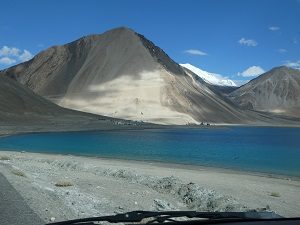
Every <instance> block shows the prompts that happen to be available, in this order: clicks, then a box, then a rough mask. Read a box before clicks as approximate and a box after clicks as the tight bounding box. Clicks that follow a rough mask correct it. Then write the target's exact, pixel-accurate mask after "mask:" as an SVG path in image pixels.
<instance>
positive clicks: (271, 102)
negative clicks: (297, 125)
mask: <svg viewBox="0 0 300 225" xmlns="http://www.w3.org/2000/svg"><path fill="white" fill-rule="evenodd" d="M230 97H231V99H232V100H233V101H234V102H236V103H237V104H239V105H240V106H242V107H243V108H247V109H254V110H258V111H267V112H273V113H278V114H284V115H290V116H294V117H300V70H297V69H292V68H288V67H285V66H282V67H277V68H274V69H272V70H270V71H269V72H266V73H264V74H262V75H261V76H259V77H257V78H256V79H253V80H252V81H250V82H248V83H247V84H245V85H243V86H242V87H240V88H239V89H237V90H235V91H233V92H232V93H230Z"/></svg>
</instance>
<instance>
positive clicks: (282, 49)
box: [277, 48, 287, 53]
mask: <svg viewBox="0 0 300 225" xmlns="http://www.w3.org/2000/svg"><path fill="white" fill-rule="evenodd" d="M277 51H278V52H280V53H286V52H287V50H286V49H285V48H280V49H277Z"/></svg>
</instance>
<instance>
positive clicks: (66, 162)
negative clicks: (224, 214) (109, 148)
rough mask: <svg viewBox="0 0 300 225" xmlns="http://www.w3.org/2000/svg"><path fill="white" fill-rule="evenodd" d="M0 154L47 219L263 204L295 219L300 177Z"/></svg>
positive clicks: (1, 166)
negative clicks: (137, 211)
mask: <svg viewBox="0 0 300 225" xmlns="http://www.w3.org/2000/svg"><path fill="white" fill-rule="evenodd" d="M0 159H2V160H0V172H1V173H3V174H4V175H5V176H6V177H7V179H8V180H9V181H10V183H11V184H12V185H13V186H14V187H15V188H16V189H17V190H18V191H19V192H20V194H21V195H22V196H23V198H24V199H25V200H26V202H27V203H28V204H29V206H30V207H31V208H32V209H33V210H34V211H35V212H36V213H37V214H38V215H39V216H40V217H41V218H42V219H43V220H45V221H50V219H51V218H52V217H53V218H55V221H59V220H65V219H73V218H80V217H86V216H97V215H99V214H100V215H107V214H113V213H118V212H126V211H132V210H191V209H193V210H202V211H207V210H209V211H228V210H229V211H237V210H238V211H241V210H243V211H245V210H249V209H262V208H264V209H270V210H273V211H275V212H276V213H278V214H280V215H282V216H289V217H290V216H299V211H298V209H299V208H300V195H299V190H300V181H299V180H298V179H296V178H295V179H294V178H291V177H284V176H277V175H276V176H271V175H263V174H254V173H246V172H241V171H232V170H226V169H219V168H208V167H196V166H185V165H177V164H165V163H153V162H144V161H132V160H115V159H107V158H95V157H83V156H72V155H56V154H41V153H27V152H23V153H21V152H11V151H0ZM61 186H66V187H61Z"/></svg>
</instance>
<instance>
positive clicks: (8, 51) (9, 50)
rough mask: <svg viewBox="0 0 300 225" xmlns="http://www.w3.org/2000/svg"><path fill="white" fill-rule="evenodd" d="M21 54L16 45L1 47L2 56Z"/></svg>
mask: <svg viewBox="0 0 300 225" xmlns="http://www.w3.org/2000/svg"><path fill="white" fill-rule="evenodd" d="M19 54H20V49H18V48H15V47H12V48H10V47H8V46H3V47H2V48H1V49H0V56H18V55H19Z"/></svg>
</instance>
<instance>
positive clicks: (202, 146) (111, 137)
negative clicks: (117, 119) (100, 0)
mask: <svg viewBox="0 0 300 225" xmlns="http://www.w3.org/2000/svg"><path fill="white" fill-rule="evenodd" d="M0 149H3V150H4V149H5V150H20V151H22V150H25V151H30V152H47V153H61V154H75V155H89V156H101V157H109V158H119V159H134V160H149V161H160V162H169V163H181V164H189V165H202V166H213V167H222V168H231V169H239V170H246V171H257V172H266V173H275V174H283V175H291V176H300V128H268V127H263V128H258V127H230V128H213V129H168V130H142V131H140V130H139V131H110V132H107V131H106V132H67V133H37V134H26V135H15V136H9V137H2V138H0Z"/></svg>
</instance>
